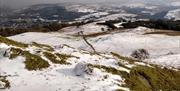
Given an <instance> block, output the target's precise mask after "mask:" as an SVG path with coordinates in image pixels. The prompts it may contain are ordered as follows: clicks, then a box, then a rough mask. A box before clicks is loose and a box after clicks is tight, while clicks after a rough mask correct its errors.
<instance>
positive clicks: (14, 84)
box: [0, 23, 180, 91]
mask: <svg viewBox="0 0 180 91" xmlns="http://www.w3.org/2000/svg"><path fill="white" fill-rule="evenodd" d="M59 31H60V32H50V33H36V32H28V33H23V34H19V35H15V36H11V37H8V39H7V38H4V37H0V51H1V52H0V78H1V79H0V88H1V89H3V91H32V90H34V91H39V90H43V91H67V90H69V91H81V90H83V91H97V90H98V91H119V90H120V91H121V90H123V91H129V90H135V91H137V90H144V89H146V90H147V91H149V90H152V89H158V90H160V89H161V90H167V89H168V90H172V89H174V90H178V89H180V88H179V86H178V85H176V84H179V83H180V80H179V76H180V72H179V70H177V69H179V67H180V61H179V59H180V56H179V55H180V51H179V39H180V37H179V36H169V35H166V32H164V31H163V30H155V29H149V28H145V27H138V28H134V29H123V30H118V29H117V30H113V31H109V30H108V28H107V27H106V26H102V25H97V24H96V23H89V24H85V25H82V26H79V27H76V26H71V27H66V28H64V29H61V30H59ZM80 32H83V34H84V35H83V36H85V37H86V40H85V39H84V37H82V36H81V35H79V34H80ZM156 32H162V34H153V33H156ZM167 32H169V31H167ZM163 33H165V34H163ZM171 33H174V32H171ZM10 39H13V40H14V41H13V40H10ZM16 41H18V42H16ZM87 42H89V43H90V44H91V45H92V46H93V47H94V49H95V51H93V50H92V48H91V47H90V46H89V44H88V43H87ZM162 67H165V68H162ZM175 70H176V71H175ZM160 73H162V74H160ZM172 74H175V75H176V76H172ZM164 75H167V78H164ZM137 78H138V79H137ZM159 78H162V79H159ZM171 78H173V79H175V81H174V80H172V79H171ZM150 79H153V80H150ZM165 79H166V80H165ZM163 81H166V82H163ZM148 82H149V83H148ZM159 82H162V83H159ZM174 83H175V84H174ZM158 84H161V85H160V86H157V85H158ZM168 86H169V87H168Z"/></svg>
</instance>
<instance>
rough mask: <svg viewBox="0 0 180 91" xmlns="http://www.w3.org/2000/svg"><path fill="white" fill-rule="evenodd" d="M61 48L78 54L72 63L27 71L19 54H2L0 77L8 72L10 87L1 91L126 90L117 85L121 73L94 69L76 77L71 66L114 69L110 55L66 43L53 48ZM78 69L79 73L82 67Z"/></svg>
mask: <svg viewBox="0 0 180 91" xmlns="http://www.w3.org/2000/svg"><path fill="white" fill-rule="evenodd" d="M0 47H1V48H8V47H9V46H7V45H5V44H1V45H0ZM36 49H37V48H35V47H31V46H29V47H28V48H26V49H24V50H26V51H30V52H31V53H33V51H36ZM61 50H64V51H62V52H63V53H65V52H68V51H69V50H73V51H72V53H71V55H73V56H77V57H79V59H78V60H77V59H76V58H70V59H68V61H69V62H71V65H60V64H59V65H57V64H51V66H50V67H49V68H47V69H43V70H41V71H28V70H26V69H25V65H24V61H25V59H24V57H21V56H19V57H17V58H15V59H9V58H7V57H1V58H0V74H1V75H2V76H7V75H8V77H7V79H8V80H9V81H10V83H11V87H10V88H9V89H5V90H3V91H32V90H34V91H39V90H43V91H67V90H73V91H80V90H86V91H96V90H98V91H113V90H116V89H117V88H122V89H127V88H124V87H120V86H118V85H117V83H118V84H123V79H122V78H121V77H120V76H117V75H112V74H110V73H107V72H105V71H103V70H100V69H96V68H93V72H92V73H91V74H86V75H83V76H76V74H75V73H76V71H74V68H76V66H77V65H78V63H80V62H86V63H90V64H97V65H105V66H110V67H116V68H117V65H115V64H116V62H117V61H116V60H115V59H114V58H113V57H112V56H111V58H110V59H106V58H104V57H102V56H98V55H91V54H89V53H88V52H87V53H85V51H82V50H77V49H74V48H71V47H67V46H63V47H60V48H57V49H56V50H55V51H56V52H58V53H62V52H61ZM1 56H2V54H1ZM104 56H106V55H104ZM108 57H109V56H108ZM77 71H81V72H82V70H77ZM105 76H108V78H106V79H105V78H104V77H105ZM119 81H121V83H119ZM94 84H96V85H94ZM2 85H3V84H2Z"/></svg>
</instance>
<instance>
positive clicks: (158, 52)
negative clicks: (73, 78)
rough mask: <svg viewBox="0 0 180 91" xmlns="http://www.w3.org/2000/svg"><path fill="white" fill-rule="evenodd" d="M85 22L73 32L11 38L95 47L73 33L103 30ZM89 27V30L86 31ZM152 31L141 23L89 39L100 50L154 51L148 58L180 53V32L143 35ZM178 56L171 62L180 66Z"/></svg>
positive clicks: (126, 52)
mask: <svg viewBox="0 0 180 91" xmlns="http://www.w3.org/2000/svg"><path fill="white" fill-rule="evenodd" d="M85 26H86V25H84V26H82V28H74V31H73V32H71V31H70V32H66V33H62V32H61V33H57V32H56V33H24V34H20V35H16V36H12V37H9V38H10V39H13V40H16V41H20V42H25V43H31V42H37V43H42V44H49V45H53V46H55V45H60V44H67V45H70V46H72V47H75V48H78V49H84V50H88V51H91V48H90V47H89V46H88V45H87V44H86V43H85V42H84V41H83V39H82V38H81V37H74V36H71V35H73V34H76V33H77V32H78V31H85V34H87V35H88V34H91V33H96V32H93V31H92V32H91V30H93V29H94V30H97V31H98V30H99V32H100V31H101V28H97V27H95V26H94V27H92V26H93V25H91V26H90V24H88V25H87V26H88V27H89V28H90V29H88V28H85ZM69 29H72V28H69ZM86 29H87V30H86ZM76 30H77V31H76ZM88 30H89V32H86V31H88ZM65 31H68V28H66V29H65ZM152 31H154V30H153V29H148V28H144V27H139V28H135V29H127V30H123V31H120V32H114V33H113V32H112V33H109V34H106V35H101V36H97V37H90V38H88V41H89V42H90V43H91V44H92V45H93V46H94V48H95V49H96V51H98V52H102V53H110V52H116V53H119V54H121V55H125V56H130V55H131V53H132V52H133V51H134V50H137V49H146V50H148V51H149V53H150V59H148V60H151V59H152V60H154V59H156V58H157V59H159V57H164V56H165V57H166V56H167V55H170V54H173V55H174V54H176V55H178V54H180V36H167V35H158V34H154V35H143V34H144V33H146V32H152ZM170 57H171V56H170ZM178 60H179V58H177V60H174V62H176V63H177V65H176V64H175V63H174V64H173V65H172V64H171V62H170V63H169V64H171V66H174V67H178V63H180V62H179V61H178ZM148 62H151V61H148ZM163 62H165V63H167V60H164V61H161V62H160V63H159V62H155V63H157V64H160V65H161V64H163ZM152 63H154V62H152Z"/></svg>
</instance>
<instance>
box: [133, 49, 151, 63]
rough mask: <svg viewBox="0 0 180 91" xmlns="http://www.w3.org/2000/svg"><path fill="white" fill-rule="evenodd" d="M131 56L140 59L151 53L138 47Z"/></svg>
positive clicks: (147, 56)
mask: <svg viewBox="0 0 180 91" xmlns="http://www.w3.org/2000/svg"><path fill="white" fill-rule="evenodd" d="M131 56H132V57H133V58H135V59H138V60H140V61H142V60H144V59H147V58H149V56H150V55H149V53H148V51H147V50H145V49H138V50H135V51H133V52H132V54H131Z"/></svg>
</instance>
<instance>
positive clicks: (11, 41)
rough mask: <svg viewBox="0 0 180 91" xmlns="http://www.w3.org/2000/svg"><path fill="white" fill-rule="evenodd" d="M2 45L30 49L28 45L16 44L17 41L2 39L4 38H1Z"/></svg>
mask: <svg viewBox="0 0 180 91" xmlns="http://www.w3.org/2000/svg"><path fill="white" fill-rule="evenodd" d="M0 43H5V44H7V45H12V46H16V47H21V48H26V47H28V44H23V43H21V42H16V41H13V40H10V39H8V38H5V37H2V36H0Z"/></svg>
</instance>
